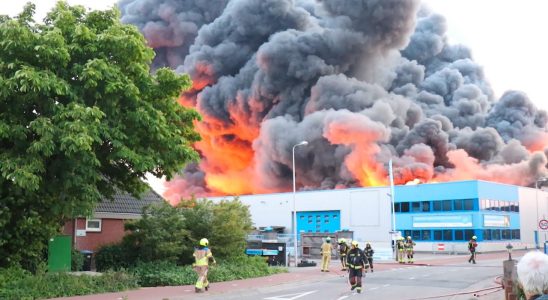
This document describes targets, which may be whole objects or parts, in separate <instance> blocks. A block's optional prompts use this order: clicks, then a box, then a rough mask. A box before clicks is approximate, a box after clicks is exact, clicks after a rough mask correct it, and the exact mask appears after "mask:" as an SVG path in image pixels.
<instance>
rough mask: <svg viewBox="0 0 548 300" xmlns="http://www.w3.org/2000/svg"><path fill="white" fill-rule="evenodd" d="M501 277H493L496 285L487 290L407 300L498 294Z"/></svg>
mask: <svg viewBox="0 0 548 300" xmlns="http://www.w3.org/2000/svg"><path fill="white" fill-rule="evenodd" d="M500 277H501V276H497V277H495V279H494V280H493V281H494V282H495V283H496V284H498V285H496V286H492V287H487V288H483V289H479V290H474V291H467V292H458V293H452V294H444V295H438V296H430V297H423V298H413V299H408V300H426V299H438V298H445V297H452V296H460V295H469V294H473V295H474V296H475V297H478V298H479V297H481V296H485V295H489V294H492V293H496V292H499V291H502V290H503V287H502V284H500V283H499V282H498V281H497V280H498V279H499V278H500Z"/></svg>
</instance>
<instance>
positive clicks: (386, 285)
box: [382, 284, 390, 287]
mask: <svg viewBox="0 0 548 300" xmlns="http://www.w3.org/2000/svg"><path fill="white" fill-rule="evenodd" d="M388 286H390V285H389V284H383V286H382V287H388Z"/></svg>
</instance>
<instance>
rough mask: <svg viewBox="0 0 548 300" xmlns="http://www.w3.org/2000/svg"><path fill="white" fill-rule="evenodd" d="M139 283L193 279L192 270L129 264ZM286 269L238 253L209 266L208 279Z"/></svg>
mask: <svg viewBox="0 0 548 300" xmlns="http://www.w3.org/2000/svg"><path fill="white" fill-rule="evenodd" d="M130 272H131V273H133V275H135V277H136V278H137V281H138V283H139V284H140V285H141V286H147V287H150V286H176V285H189V284H194V283H196V279H197V276H196V273H195V272H194V270H193V269H192V267H191V266H182V267H180V266H176V265H175V264H174V263H172V262H148V263H140V264H138V265H137V266H136V267H135V268H132V269H131V271H130ZM282 272H287V269H285V268H278V267H269V266H268V265H267V264H266V263H265V261H264V259H263V258H261V257H245V256H244V257H238V258H234V259H231V260H227V261H221V262H220V263H219V264H217V265H214V266H211V267H210V270H209V275H208V279H209V281H210V282H221V281H229V280H237V279H246V278H254V277H262V276H267V275H272V274H276V273H282Z"/></svg>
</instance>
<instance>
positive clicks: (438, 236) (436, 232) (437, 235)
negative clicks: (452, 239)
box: [434, 230, 442, 241]
mask: <svg viewBox="0 0 548 300" xmlns="http://www.w3.org/2000/svg"><path fill="white" fill-rule="evenodd" d="M441 236H442V234H441V230H434V240H435V241H441V240H442V239H441Z"/></svg>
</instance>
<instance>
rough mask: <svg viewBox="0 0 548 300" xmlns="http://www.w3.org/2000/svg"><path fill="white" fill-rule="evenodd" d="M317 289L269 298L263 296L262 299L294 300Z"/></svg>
mask: <svg viewBox="0 0 548 300" xmlns="http://www.w3.org/2000/svg"><path fill="white" fill-rule="evenodd" d="M315 292H317V291H310V292H303V293H294V294H285V295H280V296H274V297H269V298H264V300H295V299H299V298H301V297H304V296H306V295H310V294H314V293H315Z"/></svg>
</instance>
